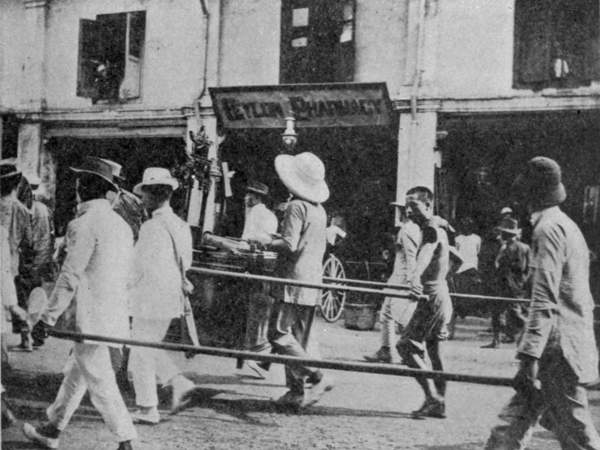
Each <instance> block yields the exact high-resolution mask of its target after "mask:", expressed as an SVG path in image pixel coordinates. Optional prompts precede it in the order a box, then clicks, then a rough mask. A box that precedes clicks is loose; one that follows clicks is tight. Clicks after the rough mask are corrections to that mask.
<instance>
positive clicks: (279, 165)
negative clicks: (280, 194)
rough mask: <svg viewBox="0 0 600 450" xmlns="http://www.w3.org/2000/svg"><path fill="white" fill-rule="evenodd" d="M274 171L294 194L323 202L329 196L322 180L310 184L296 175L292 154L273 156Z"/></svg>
mask: <svg viewBox="0 0 600 450" xmlns="http://www.w3.org/2000/svg"><path fill="white" fill-rule="evenodd" d="M275 171H276V172H277V175H279V179H280V180H281V182H282V183H283V184H284V185H285V187H286V188H288V190H289V191H290V192H291V193H292V194H294V195H295V196H297V197H299V198H301V199H304V200H308V201H309V202H313V203H323V202H325V201H327V199H328V198H329V187H328V186H327V183H326V182H325V181H324V180H321V181H320V182H318V183H317V184H315V185H312V186H311V185H308V184H306V183H305V182H304V181H303V180H302V179H301V178H300V177H298V175H297V174H296V170H295V166H294V157H293V156H292V155H278V156H277V157H275Z"/></svg>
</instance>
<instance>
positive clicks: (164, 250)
mask: <svg viewBox="0 0 600 450" xmlns="http://www.w3.org/2000/svg"><path fill="white" fill-rule="evenodd" d="M171 236H173V237H171ZM173 240H174V241H175V245H176V246H177V255H176V253H175V248H174V245H173ZM177 256H180V257H181V258H182V261H183V268H184V270H185V271H187V270H188V269H189V268H190V267H191V265H192V233H191V230H190V227H189V225H188V224H187V223H185V222H184V221H183V220H181V219H180V218H179V217H177V215H175V213H173V210H172V209H171V207H170V206H168V205H166V206H163V207H162V208H159V209H157V210H156V211H154V212H153V213H152V218H151V219H150V220H148V221H146V222H144V223H143V224H142V227H141V228H140V234H139V237H138V241H137V243H136V244H135V257H134V277H133V282H132V285H131V291H130V294H131V315H132V316H133V317H143V318H146V319H161V318H162V319H165V318H174V317H179V316H180V315H181V314H182V313H183V280H182V274H181V270H180V268H179V262H178V259H177Z"/></svg>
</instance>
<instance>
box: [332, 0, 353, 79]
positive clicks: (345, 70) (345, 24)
mask: <svg viewBox="0 0 600 450" xmlns="http://www.w3.org/2000/svg"><path fill="white" fill-rule="evenodd" d="M355 15H356V2H355V0H342V1H341V4H340V24H339V37H338V42H337V51H336V59H337V67H336V74H335V81H340V82H343V81H353V80H354V47H355V45H354V29H355V19H354V17H355Z"/></svg>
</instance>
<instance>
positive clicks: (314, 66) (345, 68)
mask: <svg viewBox="0 0 600 450" xmlns="http://www.w3.org/2000/svg"><path fill="white" fill-rule="evenodd" d="M354 16H355V1H354V0H283V1H282V12H281V60H280V81H281V83H283V84H287V83H326V82H344V81H352V80H353V78H354V27H355V25H354Z"/></svg>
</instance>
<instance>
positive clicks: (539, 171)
mask: <svg viewBox="0 0 600 450" xmlns="http://www.w3.org/2000/svg"><path fill="white" fill-rule="evenodd" d="M515 187H516V188H517V189H518V191H519V192H520V194H521V197H522V200H523V201H524V202H525V203H526V204H527V207H528V209H529V211H530V212H531V222H532V224H533V240H532V244H533V245H532V249H533V254H532V262H531V269H532V274H531V276H532V278H531V279H532V300H531V304H530V308H529V314H528V318H527V323H526V325H525V332H524V335H523V337H522V339H521V342H520V344H519V347H518V350H517V358H518V359H519V360H520V367H519V371H518V372H517V375H516V376H515V379H514V382H515V390H516V393H515V395H514V396H513V398H512V399H511V400H510V402H509V403H508V405H507V406H505V407H504V408H503V410H502V412H501V413H500V419H502V420H503V421H504V422H506V423H505V424H502V425H498V426H496V427H495V428H494V429H493V430H492V433H491V436H490V438H489V440H488V442H487V445H486V449H488V450H496V449H503V450H504V449H508V450H512V449H515V450H516V449H519V450H520V449H524V448H526V447H527V444H528V442H529V439H530V438H531V435H532V430H533V428H534V426H535V425H536V424H537V422H538V420H540V419H541V420H540V423H541V425H542V426H544V427H545V428H547V429H549V430H551V431H553V432H554V433H555V435H556V437H557V439H558V440H559V442H560V445H561V448H563V449H576V448H577V449H587V450H598V449H600V437H599V436H598V433H597V431H596V429H595V428H594V423H593V421H592V417H591V415H590V411H589V408H588V400H587V392H586V389H585V385H586V384H587V383H591V382H593V381H594V380H595V379H596V378H597V377H598V351H597V349H596V343H595V338H594V330H593V311H594V301H593V299H592V295H591V293H590V287H589V256H588V247H587V244H586V242H585V239H584V237H583V235H582V233H581V231H580V230H579V228H578V227H577V225H576V224H575V223H574V222H573V221H572V220H571V219H570V218H569V217H568V216H567V215H566V214H565V213H563V212H562V211H561V209H560V207H559V205H560V204H561V203H562V202H563V201H564V200H565V198H566V196H567V195H566V191H565V188H564V186H563V184H562V182H561V170H560V166H559V165H558V164H557V163H556V162H555V161H554V160H552V159H550V158H546V157H542V156H538V157H535V158H533V159H531V160H530V161H529V162H528V163H527V166H526V168H525V171H524V173H523V174H521V175H520V176H519V177H518V178H517V180H516V181H515Z"/></svg>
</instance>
